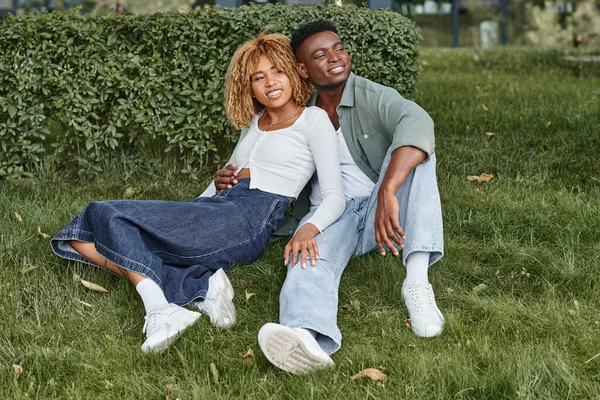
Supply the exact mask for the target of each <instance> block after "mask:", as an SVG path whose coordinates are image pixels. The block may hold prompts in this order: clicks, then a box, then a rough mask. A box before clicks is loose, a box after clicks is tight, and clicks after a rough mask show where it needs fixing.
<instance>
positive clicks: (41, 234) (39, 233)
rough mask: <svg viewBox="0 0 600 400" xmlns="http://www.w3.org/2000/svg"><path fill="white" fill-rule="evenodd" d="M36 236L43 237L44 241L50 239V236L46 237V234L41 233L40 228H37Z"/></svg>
mask: <svg viewBox="0 0 600 400" xmlns="http://www.w3.org/2000/svg"><path fill="white" fill-rule="evenodd" d="M35 233H36V234H37V235H38V236H41V237H43V238H44V239H50V235H48V234H47V233H44V232H42V228H40V227H39V226H38V228H37V231H36V232H35Z"/></svg>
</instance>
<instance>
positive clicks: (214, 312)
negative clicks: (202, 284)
mask: <svg viewBox="0 0 600 400" xmlns="http://www.w3.org/2000/svg"><path fill="white" fill-rule="evenodd" d="M233 295H234V293H233V286H231V282H230V281H229V278H228V277H227V274H226V273H225V271H223V269H219V270H218V271H217V272H215V273H214V274H213V275H212V276H211V277H210V279H209V280H208V291H207V292H206V297H204V300H200V301H195V302H194V303H193V305H194V306H196V307H198V310H200V312H201V313H203V314H206V315H208V317H209V318H210V322H212V324H213V325H215V326H218V327H219V328H231V327H232V326H233V324H235V321H236V320H237V313H236V311H235V305H234V304H233Z"/></svg>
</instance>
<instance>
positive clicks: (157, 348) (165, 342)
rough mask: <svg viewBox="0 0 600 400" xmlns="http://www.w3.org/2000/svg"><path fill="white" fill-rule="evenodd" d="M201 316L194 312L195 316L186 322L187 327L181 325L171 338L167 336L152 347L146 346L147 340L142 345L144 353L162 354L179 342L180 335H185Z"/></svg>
mask: <svg viewBox="0 0 600 400" xmlns="http://www.w3.org/2000/svg"><path fill="white" fill-rule="evenodd" d="M201 316H202V314H200V313H197V312H195V311H194V315H193V316H191V317H190V318H189V319H187V320H186V321H185V325H183V324H182V325H180V327H179V328H178V329H177V331H176V332H175V333H174V334H171V335H170V336H165V337H164V338H163V339H162V340H159V341H157V342H155V343H153V344H152V345H146V342H147V340H146V342H144V344H142V353H153V354H158V353H162V352H163V351H165V350H166V349H167V348H168V347H169V346H170V345H172V344H173V343H174V342H175V341H176V340H177V338H178V337H179V335H181V333H183V331H185V330H186V329H187V328H189V327H190V326H192V325H193V324H194V323H195V322H196V321H197V320H198V318H200V317H201Z"/></svg>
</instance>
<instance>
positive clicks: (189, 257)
mask: <svg viewBox="0 0 600 400" xmlns="http://www.w3.org/2000/svg"><path fill="white" fill-rule="evenodd" d="M274 200H275V201H274V202H273V203H272V205H271V208H270V209H269V212H268V213H267V214H266V215H267V216H266V218H265V219H264V220H263V222H262V223H261V226H260V229H259V230H258V232H257V233H256V234H255V235H254V236H251V237H249V238H248V239H246V240H244V241H242V242H238V243H235V244H232V245H231V246H228V247H224V248H221V249H219V250H215V251H213V252H211V253H206V254H200V255H193V256H181V255H179V254H174V253H170V252H168V251H164V250H153V251H152V254H169V255H171V256H174V257H179V258H185V259H192V258H201V257H208V256H211V255H214V254H218V253H221V252H223V251H225V250H230V249H232V248H234V247H236V246H239V245H241V244H245V243H248V242H251V241H253V240H254V239H256V238H257V237H258V236H260V234H261V233H263V231H264V230H265V227H266V225H267V221H269V219H270V217H271V215H272V214H273V210H274V209H275V207H276V206H277V203H279V202H280V201H281V199H274Z"/></svg>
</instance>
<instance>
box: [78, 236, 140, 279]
mask: <svg viewBox="0 0 600 400" xmlns="http://www.w3.org/2000/svg"><path fill="white" fill-rule="evenodd" d="M69 244H70V245H71V247H73V249H75V251H77V252H78V253H79V254H81V255H82V256H84V257H85V258H87V259H89V260H91V261H93V262H94V264H96V265H98V266H100V267H102V268H104V269H107V270H109V271H110V272H112V273H114V274H117V275H119V276H120V277H123V278H127V279H128V280H129V282H131V283H133V284H134V286H137V284H138V283H140V281H142V280H144V279H146V277H145V276H144V275H142V274H138V273H137V272H133V271H128V270H126V269H125V268H121V267H119V266H118V265H117V264H115V263H113V262H111V261H108V260H107V259H106V257H104V256H103V255H102V254H100V253H98V251H97V250H96V246H94V243H90V242H79V241H77V240H71V241H70V242H69Z"/></svg>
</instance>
